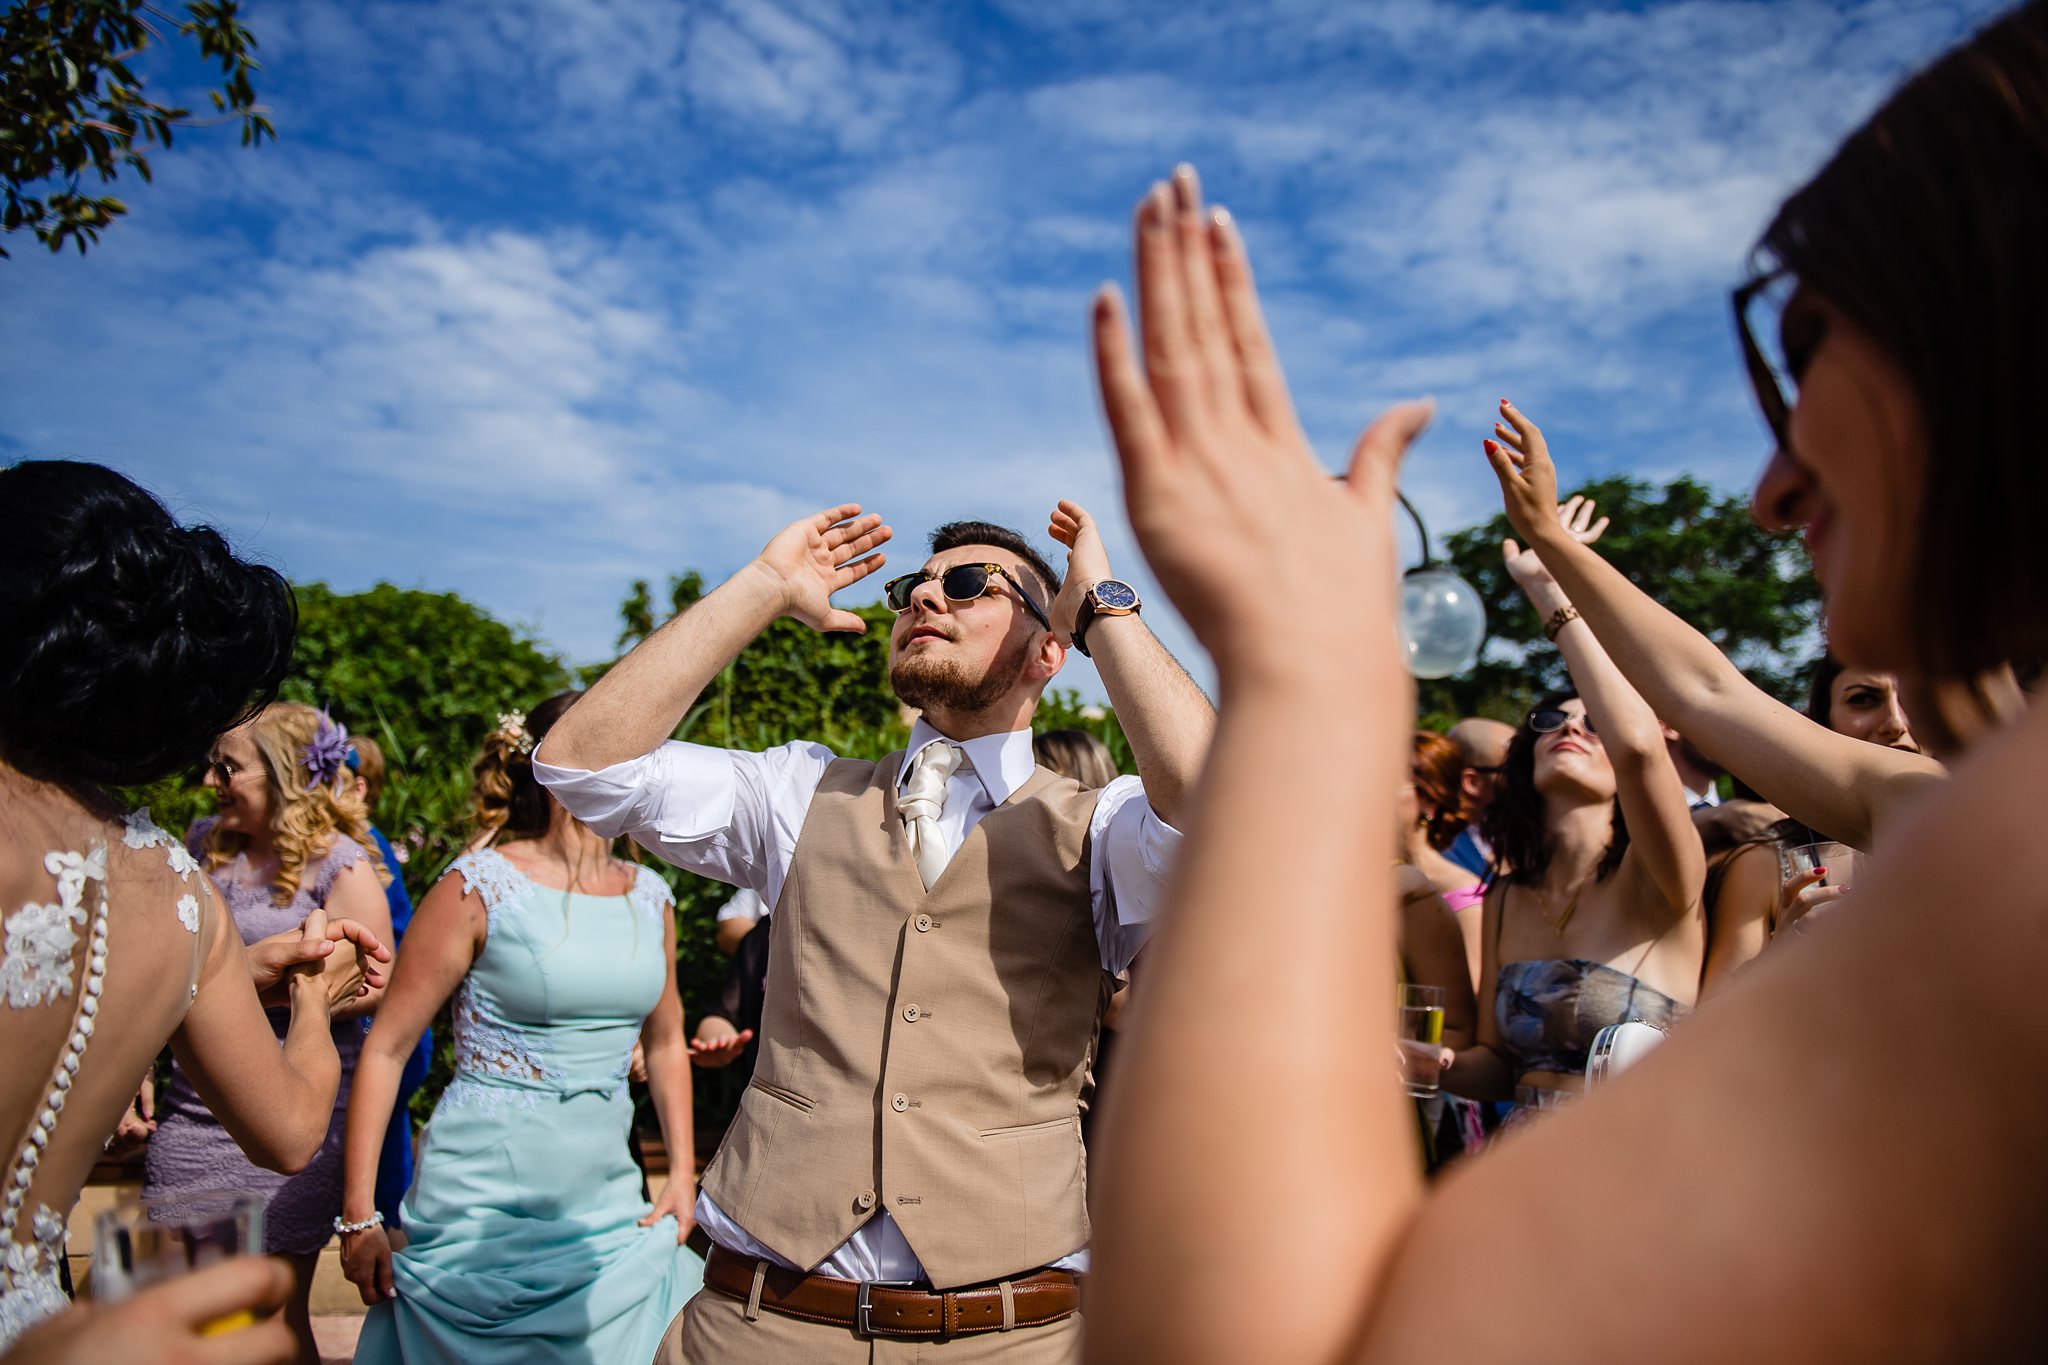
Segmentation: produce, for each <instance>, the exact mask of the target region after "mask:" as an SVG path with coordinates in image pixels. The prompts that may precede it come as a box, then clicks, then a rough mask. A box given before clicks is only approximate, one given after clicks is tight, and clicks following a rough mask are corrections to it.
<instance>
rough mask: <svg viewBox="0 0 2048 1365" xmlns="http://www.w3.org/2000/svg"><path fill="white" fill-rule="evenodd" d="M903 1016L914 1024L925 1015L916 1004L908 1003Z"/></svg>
mask: <svg viewBox="0 0 2048 1365" xmlns="http://www.w3.org/2000/svg"><path fill="white" fill-rule="evenodd" d="M903 1017H904V1019H905V1020H906V1021H908V1022H910V1023H913V1024H914V1023H916V1022H917V1021H918V1020H920V1019H922V1018H923V1017H924V1011H923V1010H921V1009H919V1008H918V1007H917V1006H915V1005H908V1006H905V1007H904V1010H903Z"/></svg>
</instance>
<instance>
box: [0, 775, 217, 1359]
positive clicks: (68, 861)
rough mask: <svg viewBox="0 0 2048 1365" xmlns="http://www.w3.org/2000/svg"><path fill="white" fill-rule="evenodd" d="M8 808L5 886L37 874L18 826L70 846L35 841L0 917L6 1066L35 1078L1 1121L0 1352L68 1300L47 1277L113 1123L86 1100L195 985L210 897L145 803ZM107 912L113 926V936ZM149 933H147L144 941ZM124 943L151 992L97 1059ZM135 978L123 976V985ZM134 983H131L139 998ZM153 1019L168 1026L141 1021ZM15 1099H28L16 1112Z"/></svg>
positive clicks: (118, 1087) (145, 1048)
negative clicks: (110, 811) (170, 969)
mask: <svg viewBox="0 0 2048 1365" xmlns="http://www.w3.org/2000/svg"><path fill="white" fill-rule="evenodd" d="M10 785H12V784H11V783H10ZM10 794H11V795H13V794H18V793H10ZM10 814H12V815H16V816H18V817H19V818H18V819H17V820H16V821H15V822H14V823H13V828H12V829H11V830H10V840H9V843H8V845H7V846H6V847H5V848H4V850H0V860H5V861H7V862H9V863H11V864H13V865H12V867H11V869H10V870H11V871H12V873H13V875H12V876H10V877H7V878H5V880H6V881H7V882H8V883H9V884H11V885H15V886H19V885H29V886H31V887H33V885H34V880H35V879H34V878H33V876H32V874H31V875H30V876H28V877H26V878H25V877H24V876H23V875H22V874H23V873H24V872H27V871H28V869H24V868H22V867H20V866H19V863H18V860H20V859H23V858H25V857H29V856H33V855H32V854H29V853H28V852H27V851H26V850H25V849H24V846H23V842H22V840H23V836H32V835H34V834H36V833H42V834H44V835H45V836H54V837H57V838H61V839H62V842H63V843H64V844H65V845H67V846H64V847H57V848H49V849H45V850H44V851H43V852H42V854H41V858H40V863H41V868H40V871H41V872H42V874H43V876H44V878H46V879H47V880H46V884H45V889H41V893H40V894H39V893H38V890H31V893H30V894H29V895H28V896H27V897H26V899H24V900H22V901H20V902H19V903H16V904H15V905H14V908H12V909H8V910H6V911H5V918H4V926H5V944H4V955H0V999H4V1001H5V1005H4V1011H0V1039H4V1040H5V1043H4V1046H5V1051H6V1055H7V1057H8V1064H9V1069H10V1070H14V1069H15V1068H17V1067H18V1068H20V1079H21V1080H22V1081H28V1080H29V1079H30V1078H31V1077H32V1076H35V1075H40V1076H41V1077H42V1078H43V1079H42V1084H41V1092H40V1095H34V1094H33V1092H29V1091H24V1090H21V1089H10V1091H9V1096H10V1099H9V1102H8V1107H7V1113H6V1121H7V1122H8V1124H9V1125H10V1126H11V1127H12V1131H13V1133H14V1134H15V1135H16V1136H15V1138H14V1141H15V1146H14V1147H13V1151H12V1160H11V1161H10V1163H9V1165H8V1168H7V1173H6V1180H5V1186H4V1189H5V1192H6V1193H5V1200H4V1204H0V1353H4V1352H5V1351H6V1350H7V1349H8V1348H9V1347H10V1346H12V1345H13V1343H14V1342H15V1340H16V1339H17V1338H18V1337H20V1336H21V1334H22V1333H23V1332H25V1331H27V1330H28V1328H30V1327H32V1326H34V1325H35V1324H36V1323H38V1322H40V1321H41V1320H42V1319H44V1318H46V1317H48V1316H49V1315H51V1314H52V1313H55V1312H58V1311H59V1310H61V1309H63V1308H65V1307H66V1306H67V1304H68V1301H67V1300H66V1298H65V1296H64V1293H63V1291H62V1289H61V1288H60V1287H59V1279H58V1266H59V1262H60V1258H61V1257H62V1256H63V1254H64V1229H65V1222H66V1218H67V1215H68V1214H69V1212H70V1209H71V1206H72V1204H74V1203H75V1202H76V1201H77V1198H78V1191H79V1187H80V1185H81V1184H82V1183H83V1181H84V1177H85V1175H86V1174H87V1173H88V1172H89V1171H90V1170H91V1167H92V1161H93V1157H95V1156H96V1155H97V1153H98V1149H99V1146H100V1144H101V1141H102V1139H103V1137H104V1134H105V1132H110V1131H111V1130H112V1127H113V1124H112V1122H111V1121H110V1120H109V1121H106V1122H105V1123H104V1125H102V1123H101V1122H100V1120H101V1119H102V1118H104V1114H103V1113H100V1112H94V1111H105V1110H107V1109H109V1108H111V1107H112V1106H113V1104H114V1103H115V1101H116V1099H125V1098H126V1096H130V1095H132V1094H133V1093H134V1087H135V1085H136V1083H137V1082H138V1080H139V1073H137V1074H126V1073H129V1072H134V1071H135V1069H136V1067H137V1063H138V1061H140V1064H141V1066H142V1067H143V1068H146V1067H147V1065H148V1058H150V1057H153V1056H154V1054H155V1052H156V1050H157V1049H158V1048H159V1047H161V1046H162V1043H163V1038H164V1036H165V1035H166V1034H168V1032H169V1031H170V1030H171V1029H174V1028H175V1027H176V1024H177V1021H178V1019H179V1018H180V1017H182V1010H183V1007H184V1006H185V1005H189V1003H190V1001H191V999H192V998H193V996H194V995H195V994H196V992H197V985H198V979H199V963H200V954H201V951H202V941H203V936H202V934H201V927H202V918H203V916H202V906H206V907H210V906H211V901H210V899H208V898H206V897H205V895H204V888H203V887H202V886H201V885H200V884H199V881H198V875H197V874H198V872H199V867H198V864H197V863H196V862H195V861H194V860H193V859H192V857H191V855H190V854H189V853H188V852H187V851H186V849H185V847H184V846H183V845H182V844H180V843H178V842H177V840H175V839H173V838H172V837H171V836H170V835H168V834H166V833H165V832H164V831H163V830H161V829H158V828H157V827H156V825H155V824H153V823H152V822H151V821H150V819H149V812H147V811H139V812H137V813H135V814H134V815H131V816H129V817H128V818H127V820H126V821H125V823H124V825H123V826H122V827H121V829H120V830H119V831H118V833H117V832H116V831H115V830H114V829H112V828H111V827H108V826H105V825H102V824H100V823H99V822H97V821H88V820H83V819H79V818H77V814H78V813H77V812H75V811H69V812H67V811H64V810H61V809H58V810H55V811H53V810H50V809H48V808H44V809H41V810H36V809H34V808H33V807H31V808H30V809H26V810H16V811H11V812H10ZM67 815H69V816H71V817H72V818H68V819H67V818H65V817H66V816H67ZM38 817H41V818H38ZM38 826H41V828H40V829H38ZM166 874H168V876H166ZM117 882H118V883H119V887H118V889H117V887H116V883H117ZM166 892H168V893H169V894H168V897H167V896H166ZM129 893H132V897H131V896H130V895H129ZM124 899H132V900H133V901H135V902H137V904H135V905H133V906H130V907H124V909H129V910H132V911H134V912H137V913H138V914H140V915H141V916H143V917H144V918H143V919H142V920H141V921H140V922H137V921H136V920H135V919H133V918H131V917H130V916H128V915H121V916H117V914H116V913H115V905H116V902H117V901H119V900H124ZM11 900H12V897H11V896H10V901H11ZM166 900H168V903H164V902H165V901H166ZM152 903H154V904H152ZM152 912H154V917H153V919H152V918H149V917H150V916H151V913H152ZM173 917H175V918H174V919H173ZM117 919H119V920H120V921H121V924H120V927H121V930H122V932H121V934H120V936H119V940H118V943H117V941H116V935H115V927H116V921H117ZM173 925H175V927H172V926H173ZM151 938H153V939H154V940H155V942H154V943H153V944H152V943H149V942H147V941H145V940H147V939H151ZM181 939H182V940H184V951H183V954H182V959H183V961H182V962H181V965H186V968H187V969H186V971H185V973H184V974H183V979H182V980H179V981H176V982H174V983H171V989H170V990H168V991H167V990H166V989H165V987H164V981H163V971H162V966H163V962H164V958H163V956H162V954H163V953H164V951H165V950H167V949H174V947H175V945H176V944H177V942H178V940H181ZM129 947H133V948H135V949H136V950H137V956H136V958H135V959H134V961H133V963H132V964H131V966H132V969H133V971H134V972H137V973H149V974H152V975H153V976H154V977H155V983H156V990H155V996H156V998H155V999H154V1000H150V1001H145V1000H142V999H140V998H138V999H137V1001H136V1012H135V1014H134V1016H133V1017H132V1018H127V1017H124V1018H123V1019H122V1020H121V1021H120V1025H128V1027H124V1028H122V1032H123V1033H124V1034H125V1035H126V1036H124V1037H121V1038H119V1039H118V1040H117V1041H116V1043H115V1045H114V1047H113V1049H112V1055H110V1056H107V1057H106V1058H105V1065H104V1066H101V1065H99V1063H100V1062H101V1060H102V1058H101V1053H103V1052H107V1051H108V1049H107V1048H106V1047H104V1046H103V1047H102V1048H101V1049H100V1050H99V1051H94V1050H93V1048H94V1038H95V1034H96V1033H101V1032H102V1031H103V1026H104V1025H108V1024H112V1023H114V1020H113V1019H112V1018H111V1017H108V1018H103V1017H102V1015H101V1005H102V1003H103V1001H104V1000H106V999H107V998H108V987H109V981H110V974H109V967H110V963H111V962H113V961H114V960H115V957H116V954H117V952H118V951H119V950H121V949H125V948H129ZM152 959H153V960H154V964H155V965H154V966H153V967H152V966H151V962H152ZM171 960H172V961H179V959H178V958H172V959H171ZM187 964H188V965H187ZM133 979H134V978H133V977H127V978H122V981H123V984H124V985H126V984H128V981H130V980H133ZM145 989H147V988H146V987H137V992H138V995H139V994H140V993H141V992H142V991H143V990H145ZM151 1006H154V1008H151ZM152 1019H154V1020H155V1021H156V1022H159V1023H162V1024H164V1025H166V1027H164V1028H163V1030H162V1031H161V1032H154V1031H152V1030H151V1029H150V1028H149V1024H150V1023H151V1021H152ZM120 1025H117V1027H119V1026H120ZM53 1044H54V1047H53V1046H52V1045H53ZM89 1056H90V1057H91V1059H92V1062H93V1063H94V1065H92V1066H91V1067H90V1068H89V1067H88V1057H89ZM109 1072H111V1073H112V1074H107V1073H109ZM81 1091H85V1092H90V1093H89V1095H88V1102H87V1103H86V1104H85V1105H84V1109H85V1110H86V1112H84V1113H82V1114H79V1113H74V1112H72V1111H75V1110H77V1109H79V1108H80V1106H79V1105H77V1104H74V1103H73V1101H74V1099H75V1098H76V1097H77V1095H78V1094H79V1093H80V1092H81ZM24 1096H31V1097H32V1101H33V1102H32V1103H29V1104H26V1105H23V1106H22V1107H21V1108H19V1109H17V1108H16V1105H17V1104H19V1103H20V1100H21V1098H23V1097H24ZM116 1112H118V1110H117V1111H116Z"/></svg>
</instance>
